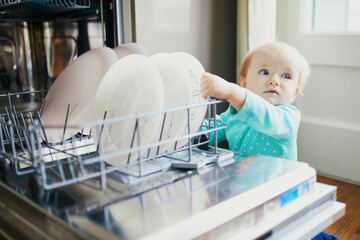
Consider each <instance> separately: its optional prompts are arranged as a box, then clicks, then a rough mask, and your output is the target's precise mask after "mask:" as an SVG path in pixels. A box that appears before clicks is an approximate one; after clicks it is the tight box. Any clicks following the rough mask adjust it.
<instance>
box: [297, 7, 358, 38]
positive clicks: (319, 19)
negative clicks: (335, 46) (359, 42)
mask: <svg viewBox="0 0 360 240" xmlns="http://www.w3.org/2000/svg"><path fill="white" fill-rule="evenodd" d="M302 31H304V32H314V33H360V1H359V0H304V1H303V6H302Z"/></svg>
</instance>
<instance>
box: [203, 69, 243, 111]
mask: <svg viewBox="0 0 360 240" xmlns="http://www.w3.org/2000/svg"><path fill="white" fill-rule="evenodd" d="M200 87H201V94H202V97H203V98H204V99H207V97H208V96H213V97H215V98H217V99H221V100H226V101H227V102H229V103H230V104H231V105H232V106H233V107H234V108H235V109H236V110H237V111H240V110H241V108H242V107H243V106H244V103H245V99H246V91H245V89H243V88H242V87H240V86H239V85H237V84H235V83H230V82H228V81H226V80H225V79H223V78H221V77H219V76H216V75H213V74H211V73H204V74H203V75H202V77H201V83H200Z"/></svg>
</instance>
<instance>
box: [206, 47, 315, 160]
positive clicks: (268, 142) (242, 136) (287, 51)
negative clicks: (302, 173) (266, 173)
mask: <svg viewBox="0 0 360 240" xmlns="http://www.w3.org/2000/svg"><path fill="white" fill-rule="evenodd" d="M309 74H310V68H309V65H308V62H307V61H306V59H305V58H304V57H303V56H302V55H301V54H300V52H299V51H298V50H297V49H295V48H294V47H292V46H289V45H287V44H285V43H281V42H271V43H267V44H265V45H262V46H260V47H258V48H256V49H255V50H253V51H252V52H250V53H249V54H248V55H247V56H246V58H245V59H244V61H243V63H242V66H241V68H240V81H239V83H240V86H239V85H237V84H235V83H230V82H228V81H226V80H224V79H222V78H221V77H219V76H216V75H213V74H210V73H205V74H203V76H202V78H201V84H200V86H201V91H202V97H203V98H205V99H206V98H207V97H208V96H213V97H215V98H217V99H222V100H226V101H228V102H229V103H230V107H229V108H228V109H227V110H226V111H225V112H223V113H222V114H221V115H220V116H218V119H221V120H222V121H223V122H225V123H227V124H228V125H229V127H227V128H224V129H221V130H218V131H217V135H216V136H217V141H218V142H221V141H223V140H227V141H228V144H229V149H230V150H231V151H233V152H235V153H238V154H239V157H238V158H237V159H242V158H246V157H249V156H253V155H268V156H274V157H279V158H285V159H289V160H297V145H296V138H297V131H298V128H299V124H300V117H301V116H300V112H299V110H297V109H296V108H295V107H294V106H292V105H290V104H291V103H292V102H293V101H294V100H295V98H296V96H298V95H299V94H300V93H301V92H302V90H303V89H304V87H305V83H306V80H307V78H308V76H309ZM211 122H212V123H210V124H212V125H213V121H211ZM208 124H209V123H208V121H205V125H207V126H208ZM217 124H218V126H221V125H222V123H221V122H218V123H217ZM214 142H215V141H214V134H213V133H212V134H211V135H210V145H213V144H214Z"/></svg>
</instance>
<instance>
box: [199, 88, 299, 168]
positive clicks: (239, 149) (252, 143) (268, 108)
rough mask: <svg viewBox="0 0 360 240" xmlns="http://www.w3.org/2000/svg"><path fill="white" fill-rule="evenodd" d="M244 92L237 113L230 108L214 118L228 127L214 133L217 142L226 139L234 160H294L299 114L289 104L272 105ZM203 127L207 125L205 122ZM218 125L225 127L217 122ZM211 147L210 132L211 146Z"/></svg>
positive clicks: (212, 135)
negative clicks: (267, 158)
mask: <svg viewBox="0 0 360 240" xmlns="http://www.w3.org/2000/svg"><path fill="white" fill-rule="evenodd" d="M246 93H247V95H246V100H245V103H244V106H243V107H242V109H241V110H240V111H237V110H236V109H235V108H234V107H233V106H231V105H230V107H229V108H228V109H227V110H226V111H225V112H223V113H222V114H221V115H217V119H220V120H222V121H223V122H225V123H226V124H228V125H229V127H227V128H224V129H219V130H218V131H217V134H216V135H217V136H216V137H217V141H218V142H221V141H223V140H227V141H228V143H229V149H230V150H231V151H233V152H235V153H238V156H239V157H238V158H237V159H242V158H246V157H249V156H253V155H267V156H273V157H279V158H285V159H288V160H295V161H296V160H297V144H296V138H297V132H298V128H299V124H300V118H301V115H300V111H299V110H297V109H296V108H295V107H294V106H292V105H279V106H274V105H272V104H270V103H269V102H267V101H266V100H265V99H263V98H262V97H260V96H258V95H256V94H254V93H253V92H251V91H249V90H246ZM212 122H213V121H212ZM205 125H206V126H208V121H207V120H205ZM212 125H213V123H212ZM217 125H218V126H223V125H224V124H223V123H221V122H218V123H217ZM214 144H215V139H214V133H213V132H212V133H211V136H210V145H214Z"/></svg>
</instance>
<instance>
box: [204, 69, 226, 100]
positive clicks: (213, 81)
mask: <svg viewBox="0 0 360 240" xmlns="http://www.w3.org/2000/svg"><path fill="white" fill-rule="evenodd" d="M200 88H201V96H202V97H203V98H204V99H207V97H208V96H213V97H215V98H217V99H221V100H228V98H229V95H230V92H231V86H230V83H229V82H228V81H226V80H225V79H223V78H221V77H219V76H217V75H213V74H211V73H204V74H203V75H202V76H201V83H200Z"/></svg>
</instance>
